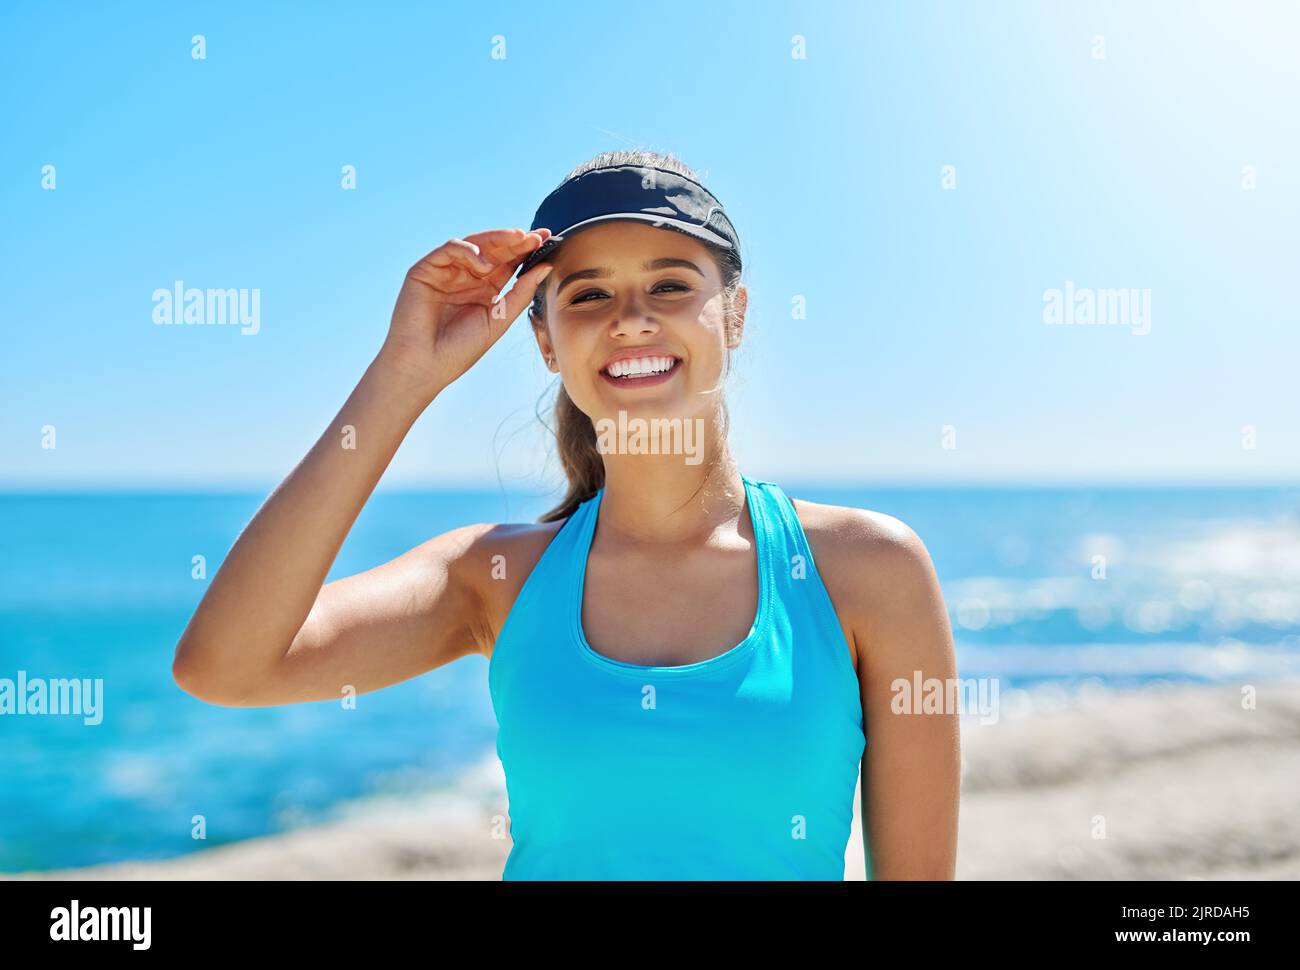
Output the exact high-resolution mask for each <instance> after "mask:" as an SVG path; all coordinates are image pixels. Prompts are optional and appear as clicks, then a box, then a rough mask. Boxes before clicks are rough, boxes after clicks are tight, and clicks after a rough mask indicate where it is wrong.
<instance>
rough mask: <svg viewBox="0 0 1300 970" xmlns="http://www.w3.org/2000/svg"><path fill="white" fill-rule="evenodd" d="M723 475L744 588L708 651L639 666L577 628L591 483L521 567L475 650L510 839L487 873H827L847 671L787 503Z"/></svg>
mask: <svg viewBox="0 0 1300 970" xmlns="http://www.w3.org/2000/svg"><path fill="white" fill-rule="evenodd" d="M741 477H742V479H743V480H744V484H745V496H746V506H747V507H748V509H749V515H750V521H751V522H752V523H753V527H754V537H755V546H756V550H757V558H758V578H759V599H758V609H757V611H756V614H755V617H754V622H753V625H752V626H751V628H750V631H749V635H748V636H747V637H746V638H745V639H744V640H742V641H741V642H740V643H738V644H737V645H736V646H734V647H732V648H731V649H730V650H727V651H726V652H725V653H722V654H720V655H718V656H715V657H712V658H711V659H708V660H704V661H701V662H699V663H692V664H686V665H683V666H670V667H655V666H643V665H639V664H630V663H625V662H623V661H620V660H615V659H613V658H611V657H606V656H604V655H602V654H598V653H596V652H595V651H594V650H593V649H592V648H591V646H590V644H588V643H587V640H586V637H585V635H584V633H583V629H582V622H581V617H582V606H581V604H582V590H583V585H584V581H585V579H586V567H587V554H588V551H589V550H590V548H591V542H592V536H593V535H594V533H595V528H596V519H597V515H598V513H599V511H600V500H601V497H602V496H603V495H604V489H603V488H602V489H601V490H600V491H598V492H597V493H596V494H595V495H594V496H592V497H591V498H590V499H588V500H587V501H586V502H584V503H582V504H581V505H580V506H579V507H578V508H577V509H576V510H575V511H574V513H573V514H572V515H571V516H570V517H569V518H568V519H566V520H565V522H564V524H563V526H561V527H560V529H559V531H558V532H557V533H556V535H555V536H554V537H553V538H552V539H551V541H550V544H549V545H548V546H547V547H546V550H545V552H543V554H542V556H541V558H540V559H539V560H538V562H537V565H536V566H535V567H534V568H533V571H532V572H531V573H530V574H529V576H528V578H527V580H526V581H525V582H524V584H523V586H522V588H521V589H520V591H519V594H518V596H517V598H516V599H515V602H514V604H513V606H512V607H511V610H510V613H509V615H508V616H507V617H506V621H505V623H504V625H503V626H502V629H501V631H500V634H499V635H498V637H497V641H496V644H495V646H494V647H493V650H492V656H491V660H490V662H489V666H488V685H489V689H490V692H491V697H492V706H493V711H494V712H495V714H496V719H497V728H498V731H497V744H496V750H497V755H498V756H499V757H500V759H501V764H502V767H503V768H504V770H505V777H506V791H507V796H508V798H509V814H510V835H511V838H512V841H513V846H512V847H511V850H510V854H509V856H508V857H507V859H506V864H505V871H504V872H503V873H502V878H503V879H555V880H560V879H581V880H618V879H634V880H705V879H717V880H739V879H754V880H780V879H804V880H840V879H843V878H844V854H845V851H846V848H847V843H848V838H849V830H850V827H851V825H852V821H853V798H854V791H855V787H856V784H857V780H858V769H859V766H860V764H861V759H862V754H863V751H864V750H865V747H866V737H865V735H864V733H863V719H862V704H861V700H860V696H859V690H858V680H857V675H856V673H855V672H854V669H853V663H852V660H851V659H850V656H849V652H848V644H847V643H846V642H845V639H844V632H843V629H842V627H841V626H840V623H839V621H838V619H837V618H836V615H835V610H834V607H833V606H832V604H831V599H830V596H829V594H828V593H827V591H826V587H825V586H824V585H823V584H822V581H821V578H820V577H819V576H818V573H817V569H816V567H815V565H814V563H813V558H812V552H811V550H810V548H809V546H808V541H807V537H806V536H805V535H804V531H803V528H802V526H801V525H800V523H799V519H798V516H797V515H796V514H795V511H794V506H793V505H792V504H791V503H790V500H789V499H788V498H787V497H786V495H785V493H784V492H783V491H782V490H781V489H780V488H779V487H778V486H777V485H776V484H774V483H773V482H764V481H751V480H750V479H749V478H747V477H745V476H744V475H742V476H741ZM719 595H720V596H721V595H724V594H723V593H722V591H719ZM864 834H865V833H864Z"/></svg>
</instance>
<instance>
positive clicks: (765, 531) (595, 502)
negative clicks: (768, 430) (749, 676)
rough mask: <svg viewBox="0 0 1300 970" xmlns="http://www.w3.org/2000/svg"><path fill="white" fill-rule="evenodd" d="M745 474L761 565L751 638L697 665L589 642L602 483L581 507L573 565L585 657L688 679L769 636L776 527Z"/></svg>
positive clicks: (578, 643)
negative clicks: (629, 654)
mask: <svg viewBox="0 0 1300 970" xmlns="http://www.w3.org/2000/svg"><path fill="white" fill-rule="evenodd" d="M740 477H741V481H742V482H743V483H744V486H745V507H746V508H747V509H748V510H749V521H750V525H751V527H752V528H753V532H754V556H755V560H756V565H757V568H758V606H757V608H756V609H755V611H754V621H753V623H751V624H750V628H749V633H748V634H747V635H746V637H745V639H743V640H741V641H740V642H739V643H738V644H736V645H735V646H733V647H731V648H729V649H728V650H725V651H723V652H722V653H720V654H717V655H716V656H713V657H709V658H707V659H705V660H700V661H697V662H695V663H691V664H678V665H674V666H656V665H648V664H634V663H628V662H626V661H623V660H616V659H614V658H613V657H607V656H605V655H604V654H602V653H597V652H596V651H595V650H594V649H593V648H592V646H591V644H590V643H588V642H587V634H586V632H585V631H584V630H583V628H582V597H583V590H584V589H585V588H586V581H587V557H588V555H589V554H590V552H591V545H592V540H593V538H594V537H595V534H596V519H597V516H598V515H599V513H600V500H601V498H602V497H603V496H604V494H605V489H604V486H602V487H601V488H600V489H598V490H597V492H596V494H595V495H593V496H592V497H591V498H589V499H588V500H587V501H586V502H585V503H583V505H584V507H583V508H582V509H581V510H580V514H581V515H583V516H584V518H583V519H582V521H581V523H580V524H581V531H580V532H579V534H578V536H577V541H576V542H575V547H574V556H573V562H572V569H571V576H572V579H573V582H572V583H571V592H570V595H569V596H568V598H567V599H568V613H569V623H568V626H569V631H570V633H571V634H572V636H573V643H574V646H575V647H576V648H577V650H578V653H579V654H580V655H581V656H582V657H583V658H584V659H586V660H587V661H588V662H590V663H592V664H595V665H596V666H598V667H602V668H604V669H605V670H608V671H610V672H612V673H616V674H623V675H628V676H634V677H643V676H646V675H653V676H656V677H664V676H667V677H688V676H691V675H695V674H707V673H712V672H714V671H718V670H725V669H727V668H728V667H730V666H732V665H733V664H735V663H738V662H740V661H741V660H743V659H745V657H746V656H748V655H749V654H750V653H752V652H753V650H754V647H755V645H757V644H758V643H760V642H761V641H762V640H763V638H764V637H765V636H766V635H767V632H768V628H769V626H770V623H771V616H772V598H773V596H774V591H773V573H774V570H775V566H774V564H773V562H772V536H771V534H770V530H771V528H772V525H771V523H770V521H769V520H768V517H767V510H766V509H765V508H764V505H763V501H762V499H761V497H760V496H759V494H758V492H759V490H758V488H757V487H756V486H757V485H758V484H759V483H757V482H755V481H753V480H751V479H750V478H749V477H748V476H746V475H744V474H743V473H742V474H741V476H740Z"/></svg>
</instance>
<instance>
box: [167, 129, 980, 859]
mask: <svg viewBox="0 0 1300 970" xmlns="http://www.w3.org/2000/svg"><path fill="white" fill-rule="evenodd" d="M553 231H554V233H555V234H554V235H552V232H553ZM740 268H741V263H740V249H739V242H738V239H737V237H736V233H735V229H734V227H733V226H732V224H731V222H730V219H729V218H728V217H727V216H726V214H725V212H724V211H723V210H722V207H721V204H720V203H718V201H717V199H716V198H715V197H714V196H713V195H712V194H711V193H709V192H708V190H707V189H705V188H704V187H703V186H702V185H701V184H700V183H699V181H698V179H697V178H696V177H695V175H694V173H693V172H692V171H691V170H690V169H689V168H687V167H686V166H685V165H683V164H682V163H681V162H679V161H677V160H676V159H674V158H672V157H671V156H662V155H658V154H653V153H649V152H618V153H606V154H604V155H601V156H598V157H597V158H596V159H593V160H592V161H591V162H588V163H586V164H585V165H583V166H580V167H579V168H578V169H576V170H575V171H574V172H573V173H571V174H570V176H569V177H568V178H566V179H565V181H564V182H563V183H561V185H560V187H559V188H557V189H556V190H555V192H553V193H551V195H550V196H548V197H547V199H546V200H545V201H544V202H543V204H542V206H541V208H540V209H539V210H538V214H537V219H536V220H535V221H534V225H533V229H532V230H531V231H528V232H525V231H524V230H522V229H498V230H491V231H487V232H480V233H475V234H474V235H471V236H467V237H466V238H464V239H452V240H449V241H448V242H446V243H445V244H443V245H442V246H439V247H438V248H437V249H435V250H434V251H433V252H431V253H430V254H429V255H427V256H426V257H424V258H423V259H422V260H420V261H419V262H418V263H416V264H415V266H414V267H412V268H411V270H410V271H409V272H408V273H407V276H406V280H405V282H404V283H403V286H402V289H401V292H400V293H399V295H398V298H397V305H396V308H395V310H394V312H393V317H392V322H391V325H390V328H389V333H388V336H387V339H386V340H385V342H384V343H383V346H382V347H381V349H380V351H379V353H378V354H377V356H376V357H375V359H374V360H373V361H372V363H371V364H370V366H369V368H368V369H367V370H366V372H365V374H364V376H363V377H362V379H361V381H360V383H359V384H358V386H357V388H356V389H355V390H354V391H353V393H352V395H351V396H350V397H349V398H348V400H347V402H346V403H345V404H344V405H343V408H342V410H341V411H340V412H339V414H338V416H337V418H336V419H335V421H334V423H333V424H332V425H331V426H330V427H329V428H328V429H327V430H326V431H325V432H324V433H323V434H322V436H321V437H320V439H319V440H318V441H317V442H316V444H315V445H314V446H313V448H312V449H311V451H310V452H309V453H308V454H307V457H306V458H305V459H304V460H303V461H302V462H301V463H300V464H299V465H298V467H297V468H295V469H294V471H293V472H292V473H291V474H290V475H289V477H288V478H287V479H286V480H285V481H284V482H283V483H282V484H281V485H280V487H279V488H277V489H276V491H275V492H274V493H273V494H272V495H271V496H270V498H269V499H268V500H267V502H266V503H265V504H264V505H263V507H262V508H261V509H260V510H259V511H258V513H257V515H256V516H255V517H254V518H253V520H252V521H251V522H250V523H249V525H248V527H247V528H246V529H245V530H244V532H243V533H242V534H241V535H240V537H239V539H238V541H237V542H236V543H235V545H234V547H233V548H232V549H231V551H230V553H229V555H228V556H227V557H226V560H225V562H224V563H223V564H222V566H221V569H220V570H219V572H218V573H217V575H216V576H215V577H214V579H213V581H212V584H211V587H210V588H209V590H208V592H207V595H206V596H205V597H204V598H203V601H202V602H201V603H200V604H199V607H198V609H197V611H196V612H195V614H194V617H193V618H192V619H191V621H190V623H189V626H188V627H187V629H186V630H185V633H184V635H183V636H182V638H181V641H180V643H179V644H178V646H177V652H176V658H175V661H174V665H173V672H174V676H175V678H176V680H177V682H178V683H179V684H180V685H181V686H182V687H183V688H184V689H185V690H187V691H188V692H190V693H191V694H193V695H195V696H196V697H199V698H202V699H204V700H206V701H209V702H211V703H215V704H224V705H232V706H258V705H270V704H288V703H294V702H299V701H318V700H328V699H336V698H338V697H339V696H340V695H341V693H342V692H343V691H344V690H345V689H347V687H348V686H350V687H351V688H352V689H354V690H355V691H357V692H366V691H372V690H378V689H379V688H381V687H385V686H387V685H389V684H394V683H397V682H399V681H403V680H407V679H408V678H411V677H416V676H418V675H420V674H422V673H425V672H426V671H428V670H432V669H433V668H435V667H438V666H441V665H443V664H446V663H449V662H451V661H453V660H455V659H456V658H458V657H462V656H465V655H467V654H470V653H475V652H477V653H481V654H482V655H484V656H485V657H487V658H488V663H489V672H488V680H489V686H490V690H491V697H492V703H493V706H494V710H495V712H496V715H497V720H498V725H499V734H498V741H497V751H498V753H499V754H500V756H501V759H502V762H503V765H504V768H505V772H506V782H507V789H508V795H509V812H510V833H511V836H512V840H513V845H512V848H511V851H510V855H509V857H508V859H507V862H506V868H505V873H504V877H505V878H508V879H761V880H768V879H842V878H843V871H844V870H843V865H844V853H845V849H846V845H847V840H848V837H849V830H850V826H851V822H852V816H853V801H854V791H855V786H856V783H857V780H858V772H859V767H860V768H861V780H862V794H863V798H862V808H863V822H864V845H865V848H866V863H867V872H868V878H871V879H951V878H953V877H954V874H955V856H956V840H957V810H958V792H959V787H960V744H959V735H958V716H957V712H955V711H945V712H941V713H929V712H921V711H914V710H913V709H912V707H911V706H909V705H908V704H906V703H902V695H901V693H900V691H899V690H898V687H899V684H900V682H905V683H906V685H907V686H908V687H911V686H912V685H913V684H914V683H915V682H916V679H917V678H918V677H919V678H921V679H927V680H928V679H931V678H936V679H939V680H941V681H943V682H944V683H951V679H952V678H955V676H956V669H955V661H954V656H953V647H952V638H951V632H950V629H949V626H948V620H947V613H946V610H945V608H944V604H943V600H942V597H941V594H940V591H939V586H938V582H937V580H936V577H935V572H934V569H933V566H932V564H931V562H930V557H929V555H928V553H927V552H926V549H925V547H924V545H923V544H922V542H921V540H920V539H919V538H918V537H917V536H916V534H915V533H914V532H913V531H912V530H911V529H909V528H908V527H907V526H906V525H904V524H903V523H902V522H900V521H898V520H897V519H895V518H892V517H890V516H888V515H884V514H881V513H878V512H872V511H867V510H863V509H856V508H842V507H838V506H831V505H821V504H817V503H813V502H807V501H802V500H799V499H793V500H792V499H790V498H788V497H787V496H786V495H785V493H784V492H783V491H782V489H781V488H780V487H779V486H778V485H776V484H775V483H773V482H768V481H761V480H755V479H751V478H750V477H748V476H747V475H744V474H743V473H742V472H741V471H740V470H739V469H738V468H737V466H736V463H735V462H734V461H733V459H732V457H731V455H730V454H729V452H728V448H727V440H726V427H727V420H726V410H725V407H724V403H723V395H722V381H723V377H724V375H725V374H726V372H727V370H728V366H729V358H730V353H731V351H733V350H734V349H735V348H736V347H737V346H739V344H740V341H741V338H742V336H743V332H744V320H745V306H746V296H747V295H746V290H745V287H744V286H743V284H741V282H740ZM516 269H519V270H520V273H519V276H518V279H517V280H516V281H515V283H514V285H513V286H512V287H511V288H510V290H509V292H507V293H506V294H505V296H504V298H501V299H498V298H497V297H498V294H499V292H500V291H501V289H502V288H503V287H504V286H505V285H506V283H507V282H508V281H509V280H510V278H511V276H512V274H513V273H514V272H515V270H516ZM525 308H528V310H529V316H530V318H531V323H532V327H533V332H534V335H535V336H536V339H537V345H538V348H539V350H540V351H541V356H542V358H543V360H544V361H545V363H546V367H547V368H548V369H549V370H551V371H552V372H554V373H556V374H558V375H559V376H560V379H561V387H560V389H559V390H558V392H557V399H556V410H555V413H556V419H557V427H556V436H557V445H558V450H559V454H560V458H561V460H562V463H563V466H564V470H565V472H566V474H567V477H568V490H567V494H566V496H565V498H564V500H563V501H562V502H561V503H560V504H559V506H558V507H557V508H556V509H554V510H553V511H552V512H550V513H548V514H547V515H545V516H543V517H542V519H541V520H540V521H539V522H538V523H534V524H517V525H498V524H475V525H466V526H464V527H463V528H458V529H454V530H452V531H450V532H447V533H445V534H443V535H439V536H436V537H434V538H432V539H430V540H428V541H427V542H425V543H423V544H422V545H419V546H417V547H416V548H414V549H412V550H411V551H409V552H407V553H406V554H404V555H402V556H400V557H398V558H397V559H395V560H393V561H392V562H389V563H386V564H384V565H382V566H379V567H377V568H375V569H372V570H369V571H367V572H364V573H361V574H359V575H355V576H350V577H347V578H344V579H340V580H337V581H335V582H331V583H329V584H328V585H323V584H324V581H325V577H326V575H327V574H328V572H329V569H330V567H331V565H332V564H333V562H334V558H335V556H336V555H337V553H338V550H339V547H340V546H341V545H342V543H343V540H344V538H345V536H346V535H347V533H348V530H349V529H350V528H351V526H352V524H353V522H354V521H355V519H356V517H357V515H358V513H359V512H360V510H361V508H362V506H363V505H364V504H365V501H366V499H367V498H368V497H369V495H370V494H371V491H372V490H373V488H374V487H375V484H376V482H377V481H378V480H379V478H380V476H381V474H382V473H383V471H384V469H385V468H386V467H387V465H388V463H389V461H390V460H391V459H392V456H393V454H394V452H395V451H396V450H397V448H398V446H399V445H400V443H401V441H402V439H403V437H404V436H405V434H406V433H407V431H408V430H409V429H410V427H411V425H412V423H413V422H414V421H415V420H416V418H417V417H418V416H419V415H420V414H421V413H422V412H423V411H424V410H425V408H427V407H429V406H430V405H431V404H433V403H434V402H435V401H436V400H437V398H438V396H439V394H440V393H441V392H442V391H443V390H444V389H445V388H446V387H447V386H448V385H450V384H451V383H452V382H453V381H454V380H456V379H457V378H458V377H460V376H461V375H462V374H464V373H465V372H466V371H467V370H468V369H469V368H470V367H471V366H472V365H473V364H474V362H475V361H477V360H478V359H479V358H480V357H481V356H482V355H483V354H484V352H485V351H486V350H487V349H488V348H489V347H490V346H491V345H492V344H493V343H494V342H495V341H496V340H497V339H498V338H500V336H501V334H502V333H503V332H504V331H505V330H506V328H507V327H508V326H509V325H510V324H511V322H512V321H513V320H514V319H515V318H516V317H517V316H519V314H520V313H521V312H523V311H524V309H525ZM826 352H828V353H834V348H833V346H829V345H828V346H827V348H826ZM810 377H811V375H810ZM349 425H350V426H352V428H354V429H355V434H354V442H355V448H353V449H344V448H342V447H341V446H340V444H339V442H340V429H342V428H343V427H345V426H349ZM647 429H648V430H647ZM867 739H870V743H869V744H868V741H867Z"/></svg>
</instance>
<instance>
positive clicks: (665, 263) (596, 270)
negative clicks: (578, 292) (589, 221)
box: [555, 256, 704, 296]
mask: <svg viewBox="0 0 1300 970" xmlns="http://www.w3.org/2000/svg"><path fill="white" fill-rule="evenodd" d="M670 267H681V268H682V269H692V270H694V271H695V272H697V273H699V274H700V276H704V271H703V270H701V269H700V268H699V267H698V266H696V265H695V264H694V263H692V262H691V261H690V260H689V259H682V258H681V257H679V256H662V257H660V258H659V259H651V260H648V261H646V262H644V263H642V264H641V268H642V269H643V270H645V271H646V272H647V273H652V272H654V271H655V270H657V269H668V268H670ZM613 275H614V271H613V270H612V269H610V268H609V267H608V266H595V267H592V268H591V269H580V270H578V271H577V272H576V273H570V274H569V275H568V276H566V277H565V278H564V279H562V280H560V286H559V288H558V289H557V290H556V291H555V295H556V296H559V295H560V293H561V292H563V290H564V288H565V287H566V286H568V285H569V284H570V283H576V282H577V281H578V280H596V279H601V278H602V277H605V276H613Z"/></svg>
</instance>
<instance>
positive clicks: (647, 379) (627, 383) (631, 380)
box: [600, 358, 682, 388]
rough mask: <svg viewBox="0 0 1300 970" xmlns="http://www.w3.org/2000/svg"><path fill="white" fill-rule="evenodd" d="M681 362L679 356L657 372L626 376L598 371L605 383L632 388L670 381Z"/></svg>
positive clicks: (679, 367) (652, 385)
mask: <svg viewBox="0 0 1300 970" xmlns="http://www.w3.org/2000/svg"><path fill="white" fill-rule="evenodd" d="M681 367H682V362H681V359H680V358H677V359H674V360H673V364H672V366H671V367H669V368H668V369H667V370H665V371H660V372H659V373H658V374H634V375H630V376H628V377H610V376H609V374H607V373H606V372H605V371H603V370H602V371H601V372H600V376H601V377H603V378H604V379H605V382H606V383H607V384H613V385H614V386H615V387H623V388H632V387H654V386H655V385H656V384H662V383H664V382H665V381H670V380H672V378H673V375H674V374H676V373H677V372H678V371H679V370H681Z"/></svg>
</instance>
